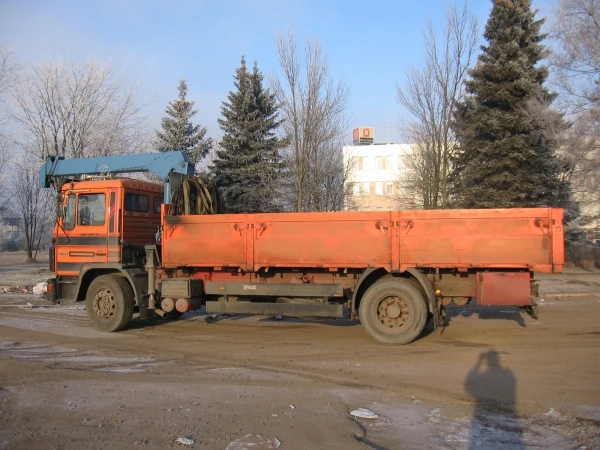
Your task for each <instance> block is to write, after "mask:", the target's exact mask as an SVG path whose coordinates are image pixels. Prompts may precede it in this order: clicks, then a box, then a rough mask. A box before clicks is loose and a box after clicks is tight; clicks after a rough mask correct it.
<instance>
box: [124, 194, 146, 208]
mask: <svg viewBox="0 0 600 450" xmlns="http://www.w3.org/2000/svg"><path fill="white" fill-rule="evenodd" d="M148 206H149V205H148V197H147V196H146V195H140V194H125V210H126V211H134V212H148V210H149V209H150V208H149V207H148Z"/></svg>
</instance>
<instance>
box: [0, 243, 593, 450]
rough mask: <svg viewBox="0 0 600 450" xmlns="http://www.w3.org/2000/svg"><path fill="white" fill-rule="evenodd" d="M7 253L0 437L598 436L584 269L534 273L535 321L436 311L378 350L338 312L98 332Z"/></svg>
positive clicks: (2, 276)
mask: <svg viewBox="0 0 600 450" xmlns="http://www.w3.org/2000/svg"><path fill="white" fill-rule="evenodd" d="M23 259H24V255H22V254H20V255H19V254H0V448H2V449H82V448H89V449H101V448H112V449H135V448H143V449H165V448H194V449H204V448H206V449H223V450H225V449H229V450H242V449H252V450H256V449H267V448H269V449H271V448H280V449H282V450H283V449H299V450H305V449H325V448H327V449H349V450H351V449H378V450H382V449H475V448H478V449H480V448H481V449H506V448H511V449H522V448H557V449H593V448H600V427H599V425H600V370H599V369H600V363H599V360H600V345H599V344H600V325H599V322H598V319H599V318H600V272H590V271H583V270H578V269H570V270H567V271H566V273H565V274H562V275H552V276H540V277H539V279H540V290H541V293H542V298H543V300H544V301H543V302H540V307H539V310H540V319H539V320H533V319H531V318H530V317H528V316H526V315H521V314H519V312H518V311H517V310H516V309H513V308H507V307H501V308H494V309H489V308H481V307H477V306H467V307H464V308H454V309H452V310H451V311H450V323H449V325H448V326H447V327H445V328H443V329H440V330H437V331H435V332H433V331H432V330H430V329H428V330H427V331H426V332H425V333H424V334H423V336H421V338H419V339H418V340H417V341H416V342H414V343H412V344H410V345H407V346H402V347H387V346H383V345H380V344H377V343H375V342H373V341H371V340H370V339H369V338H368V337H367V335H366V334H365V332H364V331H363V330H362V328H361V326H360V324H359V323H357V322H349V321H347V320H335V321H333V320H295V319H287V318H284V319H283V320H274V319H273V318H260V317H255V316H250V317H248V316H221V317H217V318H215V319H210V318H209V317H207V316H206V315H205V314H204V313H202V312H195V313H189V314H186V315H184V316H183V317H182V318H181V319H180V320H177V321H170V322H157V323H155V324H145V323H141V322H139V321H137V320H134V321H133V322H132V324H131V325H130V326H129V327H128V328H127V329H126V330H125V331H122V332H119V333H113V334H106V333H101V332H98V331H95V330H94V329H92V328H91V327H90V326H89V324H88V320H87V317H86V311H85V309H84V305H80V304H71V305H59V306H52V305H49V304H47V303H46V302H45V301H44V300H43V299H40V298H38V297H37V296H35V295H33V294H31V293H29V292H30V291H29V290H28V291H27V292H28V293H23V289H26V288H28V287H29V288H31V286H32V285H34V284H36V283H37V282H38V281H42V280H44V279H45V278H46V277H47V272H46V262H45V261H42V262H40V263H34V264H25V263H23V262H22V260H23ZM17 285H19V286H20V287H19V288H18V289H17V288H15V286H17ZM358 408H367V409H369V410H371V411H373V412H374V413H376V414H377V418H373V419H364V418H357V417H354V416H353V415H352V414H351V412H352V411H354V410H356V409H358ZM178 439H179V440H180V442H177V440H178Z"/></svg>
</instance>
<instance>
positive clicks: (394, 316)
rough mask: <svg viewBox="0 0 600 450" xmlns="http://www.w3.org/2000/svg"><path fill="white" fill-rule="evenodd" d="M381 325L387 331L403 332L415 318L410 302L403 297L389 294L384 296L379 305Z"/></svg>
mask: <svg viewBox="0 0 600 450" xmlns="http://www.w3.org/2000/svg"><path fill="white" fill-rule="evenodd" d="M377 319H378V324H379V326H381V327H383V328H384V329H385V330H386V331H388V332H389V331H392V332H402V331H403V330H405V329H406V326H407V325H409V324H410V322H411V321H412V320H413V315H412V312H411V310H410V307H409V305H408V303H407V302H406V301H405V300H404V299H403V298H401V297H398V296H389V297H385V298H383V299H382V300H381V301H380V302H379V304H378V305H377Z"/></svg>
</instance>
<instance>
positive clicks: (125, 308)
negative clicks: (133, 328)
mask: <svg viewBox="0 0 600 450" xmlns="http://www.w3.org/2000/svg"><path fill="white" fill-rule="evenodd" d="M85 306H86V310H87V315H88V317H89V319H90V322H92V325H93V326H94V327H95V328H97V329H98V330H101V331H119V330H121V329H123V328H124V327H125V325H127V324H128V323H129V321H130V320H131V317H132V316H133V307H134V296H133V289H131V286H130V284H129V282H128V281H127V280H126V279H125V278H123V277H120V276H118V275H102V276H99V277H98V278H96V279H95V280H94V281H92V282H91V283H90V287H89V288H88V290H87V293H86V296H85Z"/></svg>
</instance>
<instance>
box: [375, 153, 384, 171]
mask: <svg viewBox="0 0 600 450" xmlns="http://www.w3.org/2000/svg"><path fill="white" fill-rule="evenodd" d="M381 169H383V158H382V157H381V156H376V157H375V170H381Z"/></svg>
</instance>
